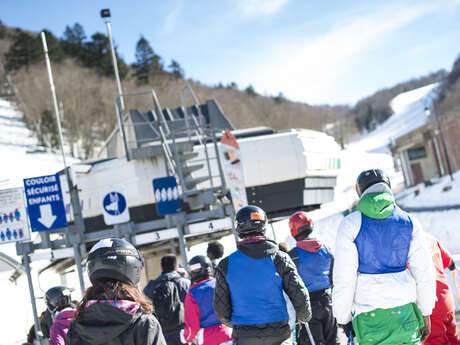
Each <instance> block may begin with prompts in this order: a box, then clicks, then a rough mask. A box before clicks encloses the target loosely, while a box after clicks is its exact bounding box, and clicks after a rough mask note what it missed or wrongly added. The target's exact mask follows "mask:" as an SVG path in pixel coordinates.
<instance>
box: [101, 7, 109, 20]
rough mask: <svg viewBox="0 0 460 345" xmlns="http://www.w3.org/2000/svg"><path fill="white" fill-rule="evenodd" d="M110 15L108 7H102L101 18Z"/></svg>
mask: <svg viewBox="0 0 460 345" xmlns="http://www.w3.org/2000/svg"><path fill="white" fill-rule="evenodd" d="M109 17H110V10H109V9H108V8H104V9H102V10H101V18H109Z"/></svg>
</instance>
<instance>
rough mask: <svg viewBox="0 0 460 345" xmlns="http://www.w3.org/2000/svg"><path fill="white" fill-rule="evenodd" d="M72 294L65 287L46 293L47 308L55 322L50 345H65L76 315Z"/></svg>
mask: <svg viewBox="0 0 460 345" xmlns="http://www.w3.org/2000/svg"><path fill="white" fill-rule="evenodd" d="M70 293H71V291H70V289H68V288H66V287H65V286H55V287H53V288H51V289H49V290H48V291H46V294H45V298H46V306H47V307H48V310H49V311H50V312H51V315H52V317H53V320H54V322H53V325H52V326H51V328H50V345H65V339H66V335H67V331H68V330H69V325H70V323H71V322H72V320H73V316H74V314H75V306H74V305H73V303H72V297H71V295H70Z"/></svg>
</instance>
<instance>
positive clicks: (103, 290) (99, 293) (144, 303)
mask: <svg viewBox="0 0 460 345" xmlns="http://www.w3.org/2000/svg"><path fill="white" fill-rule="evenodd" d="M121 299H124V300H128V301H133V302H137V303H139V304H140V306H141V309H142V311H144V312H145V313H147V314H151V313H152V312H153V306H152V303H151V302H150V301H149V299H148V298H147V297H146V296H145V295H144V294H143V293H142V292H141V291H140V290H139V288H138V287H137V286H132V285H129V284H127V283H124V282H122V281H119V280H113V279H98V280H96V281H95V282H94V285H93V286H90V287H89V288H88V289H87V290H86V292H85V295H84V296H83V298H82V299H81V301H80V303H78V305H77V311H76V312H75V316H74V319H75V320H78V317H79V315H80V313H81V311H82V310H83V309H84V308H85V307H86V303H87V302H88V301H90V300H97V301H102V300H121Z"/></svg>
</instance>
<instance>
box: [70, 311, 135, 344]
mask: <svg viewBox="0 0 460 345" xmlns="http://www.w3.org/2000/svg"><path fill="white" fill-rule="evenodd" d="M140 315H141V312H140V311H139V312H137V313H130V312H127V311H125V310H122V309H120V308H117V307H115V306H113V305H111V304H105V303H94V304H91V305H90V306H89V307H87V308H84V309H83V310H82V311H81V313H80V315H79V318H78V321H76V322H74V324H73V330H74V332H75V333H77V334H78V335H79V337H81V338H82V339H84V340H85V341H86V342H87V343H89V344H92V345H100V344H106V343H110V342H111V341H112V340H113V339H115V338H116V337H118V336H119V335H120V334H121V333H123V332H124V331H125V330H126V329H127V328H128V327H129V325H131V324H133V323H134V322H136V320H137V319H138V318H139V317H140Z"/></svg>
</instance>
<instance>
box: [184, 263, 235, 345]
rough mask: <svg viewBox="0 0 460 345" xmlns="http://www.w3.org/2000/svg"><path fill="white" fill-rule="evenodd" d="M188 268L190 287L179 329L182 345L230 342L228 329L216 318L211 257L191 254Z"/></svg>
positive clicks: (224, 344)
mask: <svg viewBox="0 0 460 345" xmlns="http://www.w3.org/2000/svg"><path fill="white" fill-rule="evenodd" d="M188 269H189V272H190V277H191V278H192V286H191V287H190V290H189V291H188V294H187V296H186V297H185V327H184V329H183V331H181V341H182V343H183V344H187V343H191V342H193V343H194V344H198V345H231V344H232V335H231V333H232V330H231V329H230V328H228V327H227V326H225V325H224V324H222V322H221V321H220V320H219V319H218V318H217V316H216V313H215V312H214V308H213V306H212V300H213V298H214V289H215V286H216V280H215V279H214V278H213V268H212V262H211V260H210V259H209V258H208V257H207V256H204V255H197V256H194V257H193V258H192V259H191V260H190V262H189V264H188Z"/></svg>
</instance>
